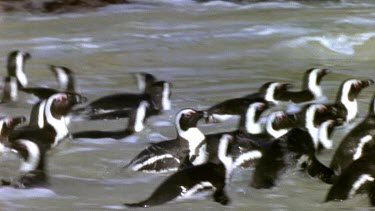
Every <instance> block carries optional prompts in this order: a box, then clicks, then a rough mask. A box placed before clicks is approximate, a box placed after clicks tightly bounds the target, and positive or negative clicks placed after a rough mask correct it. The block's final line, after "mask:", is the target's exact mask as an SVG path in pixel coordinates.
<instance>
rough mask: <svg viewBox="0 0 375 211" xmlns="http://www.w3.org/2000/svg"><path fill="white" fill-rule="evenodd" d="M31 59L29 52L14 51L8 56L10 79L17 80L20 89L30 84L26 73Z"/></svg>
mask: <svg viewBox="0 0 375 211" xmlns="http://www.w3.org/2000/svg"><path fill="white" fill-rule="evenodd" d="M30 58H31V55H30V54H29V53H28V52H23V51H19V50H16V51H12V52H10V53H9V54H8V61H7V70H8V76H9V77H15V78H16V79H17V84H18V88H22V87H26V86H27V84H28V80H27V76H26V74H25V72H24V67H25V63H26V61H27V60H29V59H30Z"/></svg>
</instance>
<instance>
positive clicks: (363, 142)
mask: <svg viewBox="0 0 375 211" xmlns="http://www.w3.org/2000/svg"><path fill="white" fill-rule="evenodd" d="M371 140H372V136H370V135H367V136H365V137H363V138H361V140H360V142H359V143H358V146H357V148H356V149H355V153H354V154H353V160H357V159H358V158H360V157H361V156H362V151H363V147H364V146H365V145H366V144H367V143H368V142H370V141H371Z"/></svg>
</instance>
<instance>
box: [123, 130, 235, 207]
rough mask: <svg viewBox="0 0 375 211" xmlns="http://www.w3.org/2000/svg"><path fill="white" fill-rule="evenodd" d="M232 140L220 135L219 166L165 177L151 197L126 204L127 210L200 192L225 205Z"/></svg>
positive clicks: (214, 164)
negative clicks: (207, 193) (210, 194)
mask: <svg viewBox="0 0 375 211" xmlns="http://www.w3.org/2000/svg"><path fill="white" fill-rule="evenodd" d="M231 139H232V137H231V136H230V135H226V134H225V135H223V136H222V137H221V139H220V141H219V147H218V157H219V159H220V162H219V163H211V162H210V163H205V164H202V165H198V166H193V167H191V168H187V169H184V170H181V171H178V172H176V173H174V174H173V175H171V176H170V177H168V178H167V179H166V180H165V181H164V182H163V183H162V184H160V185H159V187H157V188H156V190H155V191H154V192H153V193H152V194H151V196H150V197H149V198H148V199H146V200H144V201H141V202H138V203H126V204H124V205H125V206H127V207H151V206H156V205H161V204H164V203H167V202H170V201H172V200H178V199H184V198H188V197H191V196H192V195H194V194H196V193H198V192H201V191H212V192H213V198H214V200H215V201H216V202H218V203H220V204H222V205H226V204H228V203H229V198H228V196H227V195H226V193H225V186H226V184H227V183H228V182H229V179H230V175H231V173H232V171H233V169H234V165H233V164H234V162H235V161H234V160H233V158H232V157H230V156H228V155H227V151H228V145H229V144H230V141H231Z"/></svg>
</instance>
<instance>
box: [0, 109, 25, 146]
mask: <svg viewBox="0 0 375 211" xmlns="http://www.w3.org/2000/svg"><path fill="white" fill-rule="evenodd" d="M25 121H26V117H24V116H17V117H2V118H0V151H7V149H9V148H8V147H7V145H8V136H9V134H10V133H11V131H12V130H14V128H15V127H17V126H18V125H20V124H23V123H24V122H25Z"/></svg>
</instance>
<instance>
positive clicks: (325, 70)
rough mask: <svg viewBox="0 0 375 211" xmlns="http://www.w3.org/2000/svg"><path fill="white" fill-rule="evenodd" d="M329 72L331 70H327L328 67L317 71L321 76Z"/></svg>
mask: <svg viewBox="0 0 375 211" xmlns="http://www.w3.org/2000/svg"><path fill="white" fill-rule="evenodd" d="M330 72H331V71H330V70H328V69H321V70H320V72H319V74H320V75H321V76H324V75H327V74H328V73H330Z"/></svg>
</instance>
